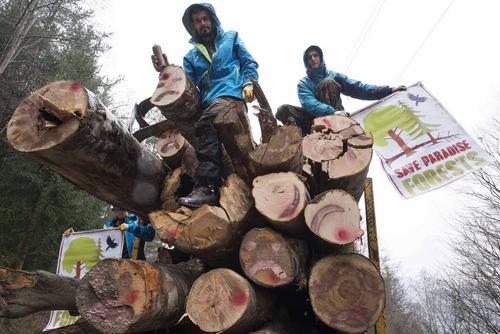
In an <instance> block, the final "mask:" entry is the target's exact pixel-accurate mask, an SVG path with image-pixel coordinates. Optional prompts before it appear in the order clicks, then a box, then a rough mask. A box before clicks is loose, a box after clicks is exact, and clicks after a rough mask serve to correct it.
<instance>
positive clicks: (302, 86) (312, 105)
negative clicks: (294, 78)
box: [297, 45, 392, 117]
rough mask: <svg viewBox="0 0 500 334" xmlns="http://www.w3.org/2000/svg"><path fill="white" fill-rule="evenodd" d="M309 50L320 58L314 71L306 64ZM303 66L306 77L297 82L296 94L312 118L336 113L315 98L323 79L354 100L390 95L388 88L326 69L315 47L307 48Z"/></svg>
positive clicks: (321, 55)
mask: <svg viewBox="0 0 500 334" xmlns="http://www.w3.org/2000/svg"><path fill="white" fill-rule="evenodd" d="M311 49H315V50H317V51H318V52H319V54H320V57H321V63H320V66H319V68H317V69H315V70H313V69H311V68H310V67H309V65H308V64H307V52H308V51H309V50H311ZM304 65H305V67H306V69H307V76H305V77H304V78H303V79H302V80H300V81H299V83H298V85H297V93H298V95H299V101H300V104H301V105H302V108H304V110H305V111H307V112H308V113H310V114H311V115H313V116H314V117H320V116H327V115H331V114H333V113H335V112H336V111H337V110H335V108H334V107H332V106H331V105H329V104H326V103H323V102H321V101H320V100H318V99H317V98H316V85H317V84H318V83H319V82H320V81H321V80H323V79H325V78H332V79H334V80H335V81H336V82H338V83H339V84H340V85H341V86H342V90H341V93H342V94H345V95H348V96H351V97H354V98H356V99H361V100H378V99H381V98H384V97H386V96H387V95H389V94H391V93H392V90H391V88H390V87H389V86H374V85H368V84H365V83H362V82H361V81H358V80H354V79H350V78H348V77H347V76H346V75H345V74H342V73H338V72H334V71H331V70H329V69H327V68H326V65H325V63H324V60H323V51H322V50H321V49H320V48H319V47H318V46H315V45H312V46H310V47H308V48H307V49H306V51H305V52H304Z"/></svg>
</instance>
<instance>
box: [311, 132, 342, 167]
mask: <svg viewBox="0 0 500 334" xmlns="http://www.w3.org/2000/svg"><path fill="white" fill-rule="evenodd" d="M302 149H303V152H304V156H306V157H307V158H309V159H311V160H312V161H316V162H322V161H326V160H331V159H337V158H338V157H339V156H340V155H341V154H342V153H343V151H344V143H343V142H342V139H341V138H339V137H337V136H336V135H332V134H324V133H320V132H315V133H313V134H311V135H309V136H306V137H305V138H304V140H303V141H302Z"/></svg>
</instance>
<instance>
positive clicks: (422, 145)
mask: <svg viewBox="0 0 500 334" xmlns="http://www.w3.org/2000/svg"><path fill="white" fill-rule="evenodd" d="M352 117H353V118H354V119H355V120H356V121H357V122H359V123H360V124H361V126H362V127H363V128H364V129H365V131H366V132H371V133H372V135H373V148H374V150H375V152H376V153H377V154H378V156H379V158H380V160H381V162H382V166H383V168H384V170H385V172H386V174H387V176H388V177H389V179H390V180H391V181H392V183H393V184H394V186H395V187H396V189H397V190H398V191H399V192H400V193H401V195H403V196H404V197H405V198H410V197H413V196H416V195H419V194H423V193H425V192H427V191H430V190H433V189H436V188H439V187H441V186H444V185H445V184H448V183H450V182H453V181H455V180H457V179H459V178H460V177H462V176H465V175H466V174H468V173H470V172H473V171H475V170H477V169H479V168H481V167H483V166H485V165H487V164H489V163H490V162H491V161H492V160H493V158H492V157H491V156H490V155H489V154H488V153H487V152H485V151H484V150H483V149H482V148H481V146H479V145H478V144H477V143H476V141H475V140H474V139H473V138H472V137H471V136H470V135H469V134H468V133H467V132H466V131H465V130H464V129H463V128H462V127H461V126H460V124H458V123H457V121H456V120H455V119H454V118H453V117H452V116H451V115H450V114H449V113H448V112H447V111H446V109H445V108H444V107H443V106H442V105H441V104H440V103H439V102H438V100H437V99H436V98H435V97H434V96H432V95H431V94H430V93H429V91H427V90H426V89H425V87H424V86H423V85H422V83H420V82H419V83H417V84H415V85H413V86H411V87H408V90H407V91H402V92H398V93H396V94H393V95H390V96H388V97H386V98H385V99H382V100H380V101H378V102H376V103H374V104H372V105H370V106H368V107H366V108H364V109H362V110H360V111H358V112H355V113H353V115H352Z"/></svg>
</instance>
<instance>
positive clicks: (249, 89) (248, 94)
mask: <svg viewBox="0 0 500 334" xmlns="http://www.w3.org/2000/svg"><path fill="white" fill-rule="evenodd" d="M243 99H244V100H245V102H248V103H250V102H252V101H253V100H255V95H254V94H253V85H252V84H249V85H246V86H245V87H243Z"/></svg>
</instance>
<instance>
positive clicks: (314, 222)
mask: <svg viewBox="0 0 500 334" xmlns="http://www.w3.org/2000/svg"><path fill="white" fill-rule="evenodd" d="M304 215H305V220H306V225H307V227H309V229H310V230H311V231H312V232H313V233H314V234H316V235H317V236H319V237H320V238H321V239H323V240H325V241H327V242H329V243H333V244H338V245H344V244H348V243H350V242H353V241H354V240H356V239H357V238H359V237H360V236H361V235H363V230H362V229H361V228H360V219H361V216H360V213H359V208H358V205H357V202H356V200H355V199H354V197H353V196H352V195H350V194H348V193H347V192H345V191H343V190H329V191H326V192H324V193H321V194H319V195H317V196H316V197H315V198H314V199H313V201H312V202H311V203H309V204H308V205H307V206H306V209H305V212H304Z"/></svg>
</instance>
